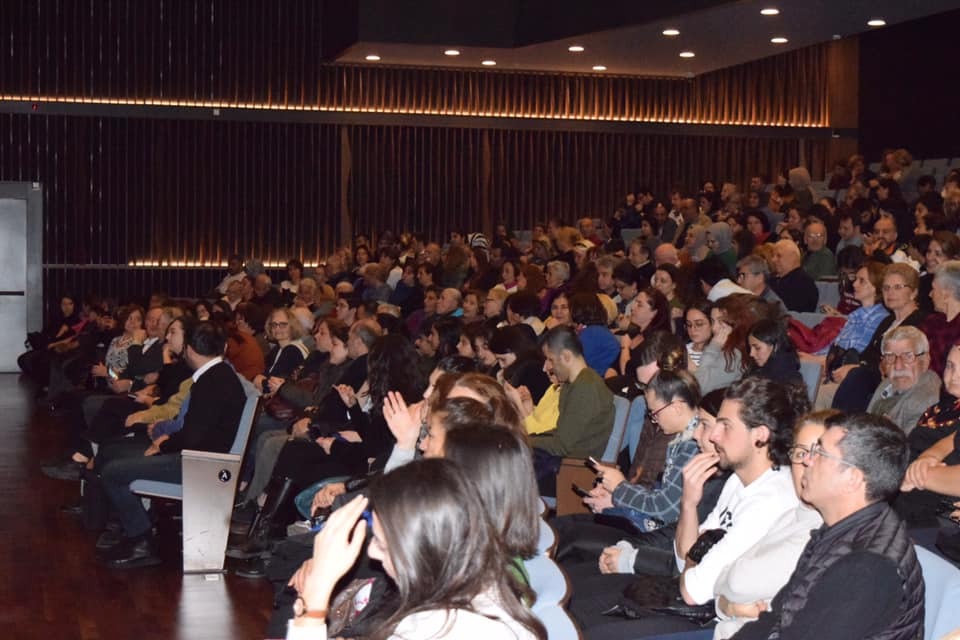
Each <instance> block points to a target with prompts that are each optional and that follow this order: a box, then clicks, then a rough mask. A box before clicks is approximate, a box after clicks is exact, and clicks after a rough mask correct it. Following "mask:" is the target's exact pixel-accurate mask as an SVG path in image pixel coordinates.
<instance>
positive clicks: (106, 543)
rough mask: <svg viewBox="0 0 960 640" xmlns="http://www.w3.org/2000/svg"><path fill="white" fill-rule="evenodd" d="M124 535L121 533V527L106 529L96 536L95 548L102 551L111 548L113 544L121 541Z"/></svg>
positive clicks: (115, 544)
mask: <svg viewBox="0 0 960 640" xmlns="http://www.w3.org/2000/svg"><path fill="white" fill-rule="evenodd" d="M125 537H126V536H124V535H123V530H122V529H107V530H106V531H104V532H103V533H101V534H100V537H98V538H97V549H99V550H100V551H104V550H107V549H113V548H114V547H115V546H117V545H118V544H120V543H121V542H123V540H124V539H125Z"/></svg>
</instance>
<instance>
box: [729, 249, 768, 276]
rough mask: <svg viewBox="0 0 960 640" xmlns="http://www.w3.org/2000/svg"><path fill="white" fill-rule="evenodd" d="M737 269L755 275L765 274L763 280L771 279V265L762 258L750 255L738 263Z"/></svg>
mask: <svg viewBox="0 0 960 640" xmlns="http://www.w3.org/2000/svg"><path fill="white" fill-rule="evenodd" d="M737 267H740V268H741V269H748V270H749V271H750V273H752V274H754V275H759V274H761V273H762V274H763V279H764V280H768V279H769V278H770V265H769V264H768V263H767V261H766V260H764V259H763V257H762V256H757V255H752V254H751V255H749V256H746V257H744V258H742V259H741V260H740V261H739V262H737Z"/></svg>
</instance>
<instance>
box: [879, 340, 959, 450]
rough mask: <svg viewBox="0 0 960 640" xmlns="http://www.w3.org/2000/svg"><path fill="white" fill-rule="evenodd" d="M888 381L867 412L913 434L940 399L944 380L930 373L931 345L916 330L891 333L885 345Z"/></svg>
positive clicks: (882, 386) (883, 383)
mask: <svg viewBox="0 0 960 640" xmlns="http://www.w3.org/2000/svg"><path fill="white" fill-rule="evenodd" d="M880 354H881V355H880V359H881V362H882V367H881V368H882V370H883V372H884V380H883V382H881V383H880V386H878V387H877V390H876V391H875V392H874V394H873V398H871V399H870V404H869V405H868V407H867V412H868V413H872V414H873V415H876V416H884V417H886V418H889V419H890V421H891V422H893V423H894V424H895V425H897V426H898V427H900V428H901V429H903V432H904V433H910V431H911V430H913V428H914V427H915V426H917V421H918V420H920V416H922V415H923V412H924V411H926V409H927V407H929V406H931V405H934V404H936V403H937V401H938V400H939V399H940V387H941V384H940V378H939V377H938V376H937V374H935V373H934V372H933V371H930V344H929V342H928V341H927V336H925V335H924V334H923V332H921V331H920V330H919V329H917V328H916V327H905V326H899V327H897V328H896V329H893V330H891V331H888V332H887V333H885V334H884V336H883V342H882V343H881V349H880Z"/></svg>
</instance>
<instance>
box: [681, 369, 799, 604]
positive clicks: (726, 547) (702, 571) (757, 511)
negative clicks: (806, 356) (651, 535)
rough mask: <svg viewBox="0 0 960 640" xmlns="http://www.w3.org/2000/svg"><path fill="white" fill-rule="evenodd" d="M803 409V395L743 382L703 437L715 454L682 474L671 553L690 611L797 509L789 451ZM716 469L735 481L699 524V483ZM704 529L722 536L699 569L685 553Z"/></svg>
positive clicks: (735, 387) (780, 387)
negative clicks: (732, 565)
mask: <svg viewBox="0 0 960 640" xmlns="http://www.w3.org/2000/svg"><path fill="white" fill-rule="evenodd" d="M747 399H749V400H747ZM808 407H809V401H808V400H807V397H806V393H805V392H804V391H802V390H799V389H798V390H796V391H795V390H794V389H793V388H792V387H786V386H784V385H780V384H777V383H774V382H771V381H770V380H766V379H761V378H747V379H745V380H741V381H739V382H736V383H734V384H733V385H732V386H731V387H730V388H729V389H727V392H726V395H725V397H724V401H723V404H722V405H721V406H720V411H719V413H718V415H717V420H716V423H715V424H714V425H713V427H712V429H711V432H710V435H709V440H710V441H711V442H712V443H713V444H714V446H715V447H716V449H717V452H716V453H701V454H699V455H697V456H695V457H694V458H692V459H691V460H690V462H689V463H688V464H687V466H686V467H685V468H684V470H683V497H682V498H681V501H680V520H679V521H678V523H677V533H676V537H675V538H674V552H675V555H676V561H677V567H678V569H680V571H681V572H682V573H681V577H680V593H681V595H682V596H683V599H684V600H685V601H686V602H687V603H688V604H704V603H706V602H708V601H709V600H710V599H711V598H713V593H714V584H715V583H716V580H717V578H718V577H719V576H720V574H721V572H722V571H723V569H724V568H725V567H726V566H728V565H729V564H730V563H732V562H733V561H734V560H736V559H737V558H738V557H739V556H740V555H741V554H742V553H743V552H744V551H746V550H747V549H749V548H750V547H751V546H753V544H754V543H756V542H757V541H758V540H760V539H761V538H763V536H764V535H765V534H766V532H767V531H769V529H770V527H771V525H773V523H774V522H776V521H777V519H778V518H779V517H780V516H781V515H782V514H783V513H785V512H786V511H788V510H790V509H793V508H794V507H796V505H797V502H798V501H797V496H796V492H795V491H794V488H793V484H792V480H791V477H790V469H789V456H788V451H789V448H790V443H791V441H792V437H793V431H792V429H793V424H794V422H795V421H796V419H797V418H798V417H800V416H801V415H803V414H804V413H805V412H806V410H807V408H808ZM718 467H720V468H724V469H729V470H731V471H732V472H733V474H732V475H731V476H730V478H729V480H727V482H726V484H725V485H724V487H723V491H722V493H721V494H720V499H719V500H718V502H717V506H716V507H715V508H714V509H713V511H712V512H710V515H708V516H707V518H706V519H705V520H704V521H703V522H702V523H701V522H699V519H698V517H697V505H698V504H699V502H700V498H701V496H702V495H703V483H704V482H705V481H706V480H707V478H709V477H710V476H711V475H713V474H714V473H715V472H716V470H717V468H718ZM710 529H724V530H725V531H726V533H725V534H724V536H723V538H722V539H721V540H720V541H719V542H717V543H716V544H715V545H713V547H712V548H711V549H710V550H709V551H708V552H707V553H706V555H704V556H703V557H702V558H701V559H700V561H699V562H694V561H692V560H690V559H689V558H688V557H687V553H688V552H689V551H690V549H691V548H692V547H693V546H694V544H695V543H696V542H697V539H698V538H699V537H700V535H701V534H702V533H703V532H704V531H707V530H710Z"/></svg>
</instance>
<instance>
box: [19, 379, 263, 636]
mask: <svg viewBox="0 0 960 640" xmlns="http://www.w3.org/2000/svg"><path fill="white" fill-rule="evenodd" d="M0 433H2V434H3V441H2V442H3V444H2V446H0V478H3V482H2V484H0V548H2V553H0V625H2V626H0V629H2V631H0V636H2V637H4V638H11V639H17V640H22V639H32V638H37V639H43V640H59V639H63V640H73V639H81V638H82V639H83V640H107V639H109V640H127V639H129V640H152V639H155V638H156V639H161V638H162V639H164V640H168V639H173V638H177V639H180V640H221V639H223V640H225V639H228V638H229V639H240V640H246V639H249V640H255V639H258V638H262V637H263V631H264V629H265V628H266V624H267V619H268V616H269V615H270V603H271V600H272V591H271V589H270V587H269V585H268V583H267V582H265V581H251V580H245V579H242V578H236V577H233V576H225V578H224V579H220V580H218V581H208V580H205V579H204V577H203V576H184V575H182V574H181V572H180V559H179V555H178V547H179V544H180V542H179V538H178V536H177V535H176V531H175V530H171V527H170V526H167V527H164V528H162V529H161V533H160V535H161V553H162V555H163V557H164V560H165V561H164V564H163V565H161V566H159V567H153V568H148V569H140V570H134V571H128V572H120V571H111V570H108V569H104V568H101V567H99V566H98V565H97V564H96V562H95V561H94V554H93V546H94V542H95V541H96V535H95V534H93V533H90V532H87V531H85V530H84V529H83V528H82V527H81V526H80V524H79V522H78V521H77V520H76V519H75V518H73V517H72V516H69V515H65V514H63V513H61V512H60V506H61V505H63V504H66V503H69V502H73V501H74V500H75V499H76V496H77V495H78V491H79V484H78V483H71V482H61V481H57V480H51V479H49V478H47V477H46V476H44V475H43V474H42V473H40V464H41V461H45V460H48V459H50V458H53V457H55V456H56V455H57V454H58V452H59V450H60V449H61V448H62V446H63V443H64V440H65V438H64V432H63V429H62V427H61V426H60V421H59V419H56V418H51V417H49V416H48V415H47V413H46V411H44V410H43V409H42V408H40V407H38V406H37V405H36V404H35V403H34V401H33V398H32V390H31V389H30V388H29V387H28V385H27V383H26V382H23V381H21V380H20V379H19V376H17V375H14V374H0ZM168 525H169V521H168Z"/></svg>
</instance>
